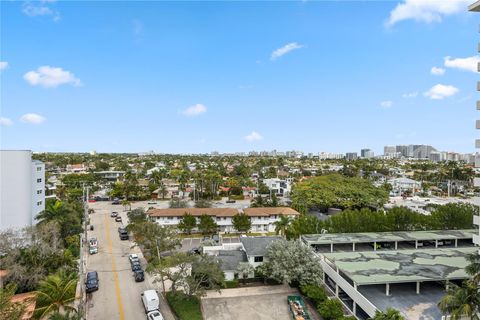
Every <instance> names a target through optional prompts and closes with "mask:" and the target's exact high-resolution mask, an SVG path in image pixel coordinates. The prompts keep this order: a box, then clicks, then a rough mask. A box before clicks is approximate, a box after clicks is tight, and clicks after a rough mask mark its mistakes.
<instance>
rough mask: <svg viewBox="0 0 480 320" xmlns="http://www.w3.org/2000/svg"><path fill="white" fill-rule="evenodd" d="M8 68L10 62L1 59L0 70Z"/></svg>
mask: <svg viewBox="0 0 480 320" xmlns="http://www.w3.org/2000/svg"><path fill="white" fill-rule="evenodd" d="M7 68H8V62H7V61H0V70H5V69H7Z"/></svg>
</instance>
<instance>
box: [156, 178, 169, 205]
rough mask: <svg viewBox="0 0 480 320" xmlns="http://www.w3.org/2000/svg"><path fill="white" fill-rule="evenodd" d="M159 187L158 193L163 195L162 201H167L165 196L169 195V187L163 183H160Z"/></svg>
mask: <svg viewBox="0 0 480 320" xmlns="http://www.w3.org/2000/svg"><path fill="white" fill-rule="evenodd" d="M158 187H159V190H158V193H159V194H161V195H162V200H165V195H167V193H168V190H167V186H166V185H165V183H163V181H160V184H159V185H158Z"/></svg>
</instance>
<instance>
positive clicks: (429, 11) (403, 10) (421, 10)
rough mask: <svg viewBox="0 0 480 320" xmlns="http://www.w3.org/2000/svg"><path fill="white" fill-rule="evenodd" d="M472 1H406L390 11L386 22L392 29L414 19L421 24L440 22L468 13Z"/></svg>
mask: <svg viewBox="0 0 480 320" xmlns="http://www.w3.org/2000/svg"><path fill="white" fill-rule="evenodd" d="M471 2H472V1H471V0H404V2H402V3H399V4H397V6H396V7H395V9H393V10H392V11H390V17H389V18H388V21H387V22H386V26H387V27H391V26H393V25H394V24H396V23H397V22H400V21H403V20H409V19H413V20H415V21H419V22H425V23H432V22H440V21H442V19H443V17H445V16H448V15H452V14H455V13H459V12H466V11H467V7H468V5H469V4H471Z"/></svg>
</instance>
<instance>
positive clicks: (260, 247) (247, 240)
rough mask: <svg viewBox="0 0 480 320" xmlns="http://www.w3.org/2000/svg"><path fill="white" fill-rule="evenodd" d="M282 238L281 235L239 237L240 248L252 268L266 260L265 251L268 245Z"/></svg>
mask: <svg viewBox="0 0 480 320" xmlns="http://www.w3.org/2000/svg"><path fill="white" fill-rule="evenodd" d="M280 239H282V237H279V236H274V237H240V242H241V243H242V248H243V250H244V251H245V254H246V256H247V261H248V263H250V264H251V265H252V266H253V267H254V268H256V267H258V266H259V265H261V264H262V263H264V262H265V261H267V260H266V257H265V255H266V253H267V248H268V246H269V245H270V244H271V243H272V242H274V241H278V240H280Z"/></svg>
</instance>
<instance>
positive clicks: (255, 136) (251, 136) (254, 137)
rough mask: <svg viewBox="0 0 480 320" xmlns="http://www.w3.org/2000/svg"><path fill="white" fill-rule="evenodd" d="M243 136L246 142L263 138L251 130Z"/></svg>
mask: <svg viewBox="0 0 480 320" xmlns="http://www.w3.org/2000/svg"><path fill="white" fill-rule="evenodd" d="M244 138H245V140H247V141H248V142H253V141H259V140H262V139H263V137H262V135H261V134H260V133H258V132H256V131H252V132H251V133H250V134H248V135H246V136H245V137H244Z"/></svg>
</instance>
